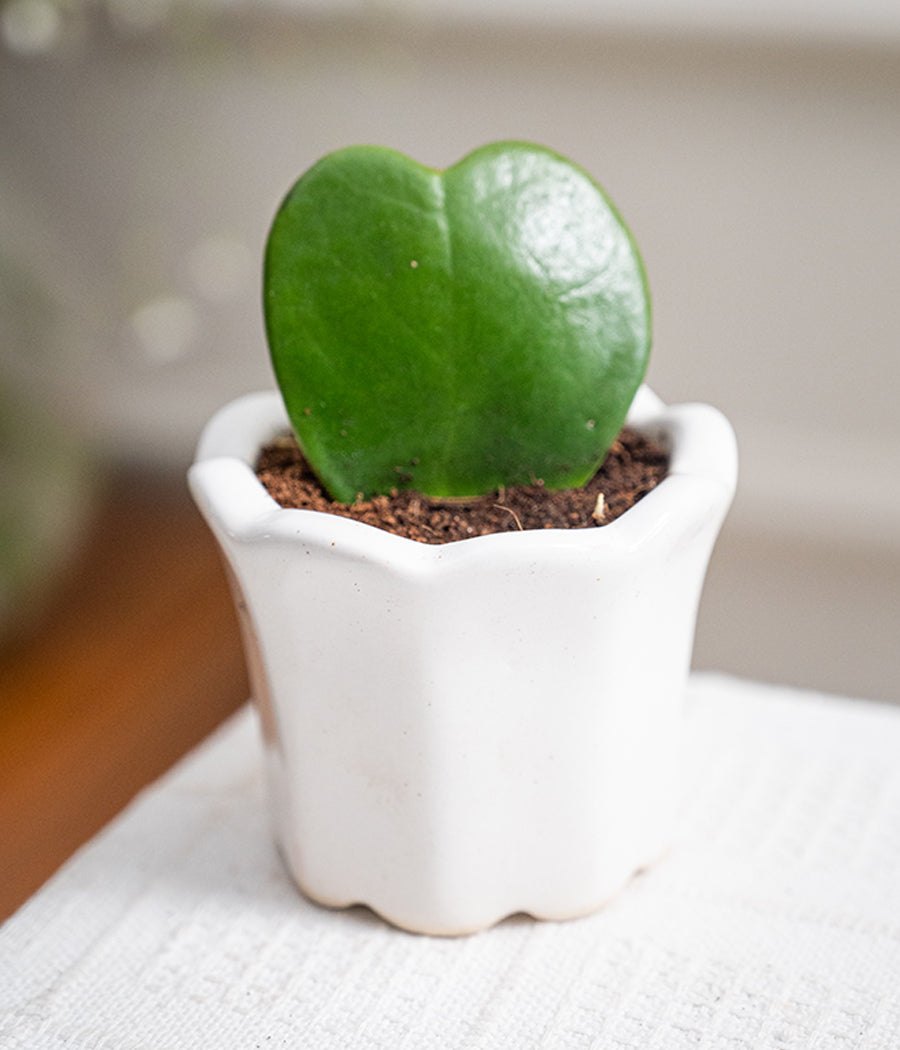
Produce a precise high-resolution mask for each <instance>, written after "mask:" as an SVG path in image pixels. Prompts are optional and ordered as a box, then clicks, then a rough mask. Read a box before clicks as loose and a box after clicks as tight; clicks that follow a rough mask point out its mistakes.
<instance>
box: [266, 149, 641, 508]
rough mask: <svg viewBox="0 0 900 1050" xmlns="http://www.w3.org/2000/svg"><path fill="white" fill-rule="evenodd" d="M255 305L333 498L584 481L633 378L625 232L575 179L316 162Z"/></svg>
mask: <svg viewBox="0 0 900 1050" xmlns="http://www.w3.org/2000/svg"><path fill="white" fill-rule="evenodd" d="M264 305H265V317H266V327H267V333H268V339H269V346H270V350H271V354H272V360H273V365H274V368H275V373H276V377H277V379H278V382H279V385H280V387H281V390H282V394H283V396H284V401H285V404H286V407H287V410H288V414H289V416H290V418H291V422H292V424H293V426H294V428H295V430H296V432H297V436H298V438H299V440H300V443H301V445H302V447H303V450H304V452H305V454H306V457H307V459H308V460H309V462H310V464H311V465H312V466H313V468H314V469H315V470H316V472H317V473H318V474H319V477H320V478H321V480H322V482H323V483H324V484H325V486H326V488H327V489H328V490H329V492H330V493H331V494H332V496H333V497H335V498H336V499H340V500H352V499H353V498H354V497H355V496H356V495H357V494H358V493H363V494H365V495H367V496H368V495H371V494H373V493H379V492H381V493H383V492H387V491H389V490H390V489H392V488H410V487H411V488H416V489H418V490H419V491H421V492H425V493H427V494H429V495H432V496H470V495H475V494H480V493H484V492H489V491H491V490H493V489H496V488H497V487H499V486H503V485H513V484H518V483H528V482H533V481H534V480H536V479H542V480H543V481H544V483H545V484H546V485H547V487H549V488H563V487H567V486H571V485H580V484H582V483H584V482H585V481H586V480H587V479H588V478H589V477H590V476H591V474H592V473H593V472H594V471H595V470H596V468H597V467H598V466H599V464H600V463H601V462H602V460H603V457H604V456H605V454H606V452H607V450H608V448H609V446H610V445H611V443H612V442H613V440H614V439H615V437H616V435H617V434H618V432H619V430H620V429H621V426H622V424H623V422H624V419H625V414H626V412H627V410H628V407H629V405H630V404H631V400H632V398H633V397H634V394H635V392H636V390H637V388H638V386H639V385H640V382H641V380H642V378H643V376H644V372H645V370H646V366H647V357H648V353H649V346H650V307H649V296H648V292H647V285H646V278H645V275H644V269H643V266H642V263H641V260H640V256H639V254H638V251H637V248H636V246H635V244H634V242H633V240H632V237H631V235H630V233H629V232H628V230H627V228H626V227H625V225H624V223H623V222H622V219H621V218H620V217H619V215H618V213H617V212H616V210H615V208H614V206H613V205H612V203H611V202H610V201H609V199H608V198H607V196H606V195H605V193H604V192H603V190H602V189H601V188H600V187H599V186H598V185H597V184H596V182H594V180H593V179H592V178H591V177H590V176H589V175H588V174H587V173H586V172H584V171H583V170H581V169H580V168H578V167H577V166H576V165H574V164H572V163H571V162H570V161H568V160H566V159H565V158H563V157H560V156H559V155H557V154H555V153H553V152H551V151H550V150H547V149H544V148H542V147H538V146H534V145H530V144H527V143H519V142H507V143H497V144H494V145H491V146H486V147H483V148H482V149H479V150H476V151H475V152H474V153H471V154H469V155H468V156H467V157H465V158H463V159H462V160H461V161H459V162H458V163H457V164H455V165H453V166H452V167H450V168H448V169H447V170H446V171H443V172H440V171H435V170H433V169H430V168H426V167H423V166H422V165H420V164H418V163H416V162H415V161H413V160H411V159H409V158H408V157H405V156H403V155H402V154H400V153H396V152H394V151H393V150H389V149H385V148H381V147H375V146H356V147H350V148H347V149H343V150H338V151H337V152H335V153H331V154H329V155H328V156H326V157H324V158H323V159H322V160H321V161H319V162H318V163H317V164H316V165H314V166H313V167H312V168H311V169H310V170H309V171H308V172H307V173H306V174H305V175H303V176H302V177H301V178H300V179H299V181H298V182H297V183H296V184H295V185H294V187H293V189H292V190H291V192H290V193H289V194H288V196H287V198H286V199H285V200H284V202H283V204H282V205H281V208H280V209H279V211H278V214H277V215H276V217H275V221H274V223H273V225H272V229H271V231H270V234H269V240H268V244H267V248H266V259H265V275H264Z"/></svg>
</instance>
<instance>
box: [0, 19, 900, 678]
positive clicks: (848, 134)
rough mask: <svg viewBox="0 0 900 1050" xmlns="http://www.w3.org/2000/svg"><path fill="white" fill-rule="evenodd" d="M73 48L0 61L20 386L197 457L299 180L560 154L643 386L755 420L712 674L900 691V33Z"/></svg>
mask: <svg viewBox="0 0 900 1050" xmlns="http://www.w3.org/2000/svg"><path fill="white" fill-rule="evenodd" d="M60 39H61V40H62V43H58V42H57V43H56V44H55V45H54V47H53V48H52V49H51V50H49V51H48V52H46V53H35V54H31V55H24V54H20V53H15V52H14V51H13V50H12V49H11V48H10V47H9V46H7V47H6V48H5V49H2V50H0V129H2V140H3V146H2V151H0V245H2V247H0V253H2V260H0V261H2V271H0V272H2V273H3V274H4V275H5V287H6V292H5V293H4V296H5V299H6V304H5V305H7V306H11V307H12V308H11V309H7V310H6V313H5V315H4V317H5V320H3V321H2V322H0V324H2V325H4V326H6V327H5V330H0V339H2V344H3V355H4V365H5V367H6V370H7V372H8V373H9V374H14V375H16V376H18V377H19V378H20V380H22V381H25V382H27V383H29V384H31V385H37V386H38V387H39V388H40V389H41V390H42V391H45V392H47V394H46V396H53V397H55V398H56V399H57V401H58V402H59V404H60V405H61V406H62V408H61V410H62V411H64V412H66V413H67V414H69V415H71V416H72V417H73V418H74V419H75V420H76V421H77V423H78V425H79V426H80V427H81V428H82V429H89V430H90V431H91V432H92V433H94V434H95V435H97V436H98V438H99V441H100V443H101V444H102V445H103V446H104V447H114V448H115V449H116V450H117V452H118V454H122V455H125V456H129V455H131V456H134V455H140V456H142V457H148V456H149V457H155V458H157V459H160V460H164V461H166V462H168V463H174V464H182V463H183V462H186V460H187V458H188V457H189V455H190V450H191V448H192V446H193V442H194V439H195V437H196V433H197V431H198V429H199V427H200V425H201V424H202V422H203V420H204V419H205V418H206V417H207V416H208V414H209V413H210V412H211V411H212V410H213V409H214V408H215V407H216V405H218V404H219V403H220V402H221V401H222V400H224V399H225V398H227V397H230V396H232V395H235V394H238V393H241V392H244V391H245V390H247V389H252V388H255V387H258V386H262V385H269V384H270V383H271V378H270V373H269V369H268V362H267V359H266V351H265V346H264V341H263V337H262V330H261V324H260V318H259V305H258V298H259V291H258V282H259V278H258V266H259V263H258V260H259V258H260V256H261V251H262V245H263V242H264V238H265V234H266V229H267V225H268V222H269V220H270V218H271V215H272V212H273V211H274V208H275V206H276V205H277V202H278V200H279V199H280V197H281V196H282V194H283V193H284V192H285V190H286V189H287V187H288V185H289V184H290V183H291V182H292V181H293V179H294V178H295V177H296V176H297V175H298V174H299V173H300V171H301V170H303V169H304V168H305V167H306V166H308V165H309V164H310V163H312V162H313V161H314V160H315V159H316V158H317V157H318V156H319V155H321V154H322V153H323V152H325V151H327V150H329V149H332V148H335V147H338V146H342V145H346V144H348V143H351V142H361V141H369V142H381V143H384V144H387V145H391V146H394V147H397V148H399V149H402V150H404V151H406V152H408V153H410V154H412V155H414V156H415V157H417V158H418V159H420V160H422V161H424V162H427V163H431V164H434V165H437V166H443V165H445V164H448V163H451V162H452V161H453V160H455V159H457V158H458V157H459V156H460V155H462V154H463V153H465V152H467V151H468V150H470V149H471V148H472V147H474V146H475V145H478V144H480V143H483V142H485V141H488V140H492V139H497V138H508V137H524V138H530V139H533V140H536V141H540V142H543V143H545V144H547V145H550V146H553V147H554V148H556V149H558V150H560V151H561V152H563V153H566V154H568V155H570V156H572V157H573V158H574V159H576V160H578V161H579V162H580V163H582V164H583V165H584V166H585V167H587V168H589V169H590V170H591V171H592V172H593V173H594V174H595V175H596V176H597V177H598V178H599V179H600V181H601V182H603V183H604V184H605V186H606V188H607V189H608V190H609V192H610V193H611V194H612V196H613V198H614V199H615V200H616V202H617V203H618V205H619V207H620V209H621V210H622V212H623V213H624V215H625V216H626V219H627V220H628V221H629V223H630V225H631V227H632V229H633V230H634V232H635V234H636V236H637V239H638V241H639V243H640V244H641V246H642V248H643V252H644V255H645V260H646V263H647V267H648V270H649V274H650V279H651V284H652V287H653V289H654V303H655V330H656V339H655V351H654V357H653V361H652V364H651V368H650V375H649V379H650V382H651V384H652V385H653V386H654V387H655V388H656V390H657V392H658V393H660V394H661V395H662V396H663V397H664V398H665V399H666V400H669V401H680V400H708V401H711V402H713V403H715V404H716V405H718V406H719V407H720V408H722V409H723V410H724V411H725V412H726V413H727V414H728V415H729V416H730V418H731V419H732V421H733V423H734V424H735V427H736V429H737V431H738V438H739V442H740V446H741V453H742V483H741V489H740V492H739V496H738V499H737V501H736V504H735V508H734V511H733V513H732V516H731V518H730V519H729V522H728V525H727V526H726V531H725V534H724V535H723V538H722V542H721V544H720V547H719V549H718V551H717V553H716V555H715V556H714V561H713V565H712V569H711V574H710V581H709V586H708V588H707V592H706V597H705V603H704V608H703V614H702V617H701V622H700V629H699V633H698V640H697V653H696V656H697V663H698V665H701V666H713V667H721V668H724V669H731V670H735V671H738V672H740V673H743V674H749V675H752V676H755V677H758V678H765V679H777V680H782V681H789V682H796V683H799V684H805V685H811V686H817V687H823V688H826V689H833V690H837V691H842V692H848V693H858V694H861V695H866V696H873V697H884V698H891V699H900V687H898V682H900V655H898V652H897V650H898V646H897V644H896V641H897V639H898V637H900V598H898V593H900V588H898V586H897V585H898V584H900V485H898V481H900V469H898V466H897V464H898V460H900V413H898V411H897V404H898V400H900V353H898V336H897V332H898V330H900V294H898V293H900V205H898V185H900V42H898V37H897V36H892V37H889V38H888V42H887V43H883V44H877V43H874V42H871V41H869V42H863V43H861V42H860V41H859V40H855V41H854V42H852V43H850V42H842V41H841V39H840V37H839V36H838V35H834V34H832V36H831V37H830V38H829V39H816V38H815V37H814V35H813V36H811V37H809V38H806V39H798V38H796V37H794V38H790V39H782V38H779V37H778V36H771V37H767V36H765V35H754V36H748V35H743V34H742V33H740V32H723V33H721V34H719V35H713V34H710V33H692V32H688V31H685V30H684V28H683V27H682V28H681V29H680V30H679V31H678V32H660V33H644V32H642V33H636V32H626V31H621V30H620V31H615V32H613V31H610V30H608V29H605V30H604V29H602V28H600V29H598V28H591V27H590V26H589V25H586V24H579V25H577V26H574V25H573V26H570V27H569V28H568V29H566V28H565V27H563V28H558V27H557V28H553V27H547V26H544V27H541V26H538V25H535V24H529V25H526V26H524V27H522V28H519V29H517V28H515V26H514V24H511V23H508V22H507V23H498V24H494V25H488V26H485V25H480V26H477V27H476V26H473V25H472V24H470V23H469V22H467V20H466V19H465V18H455V19H453V20H441V19H437V18H429V17H412V16H407V15H404V14H403V13H402V12H401V13H399V14H395V15H386V14H380V15H378V16H377V17H373V18H369V19H364V20H354V19H351V20H344V21H342V20H335V19H333V18H326V17H321V18H318V19H314V18H309V17H306V18H300V17H293V18H288V17H286V16H285V17H280V16H276V15H270V16H267V17H265V18H263V17H259V18H256V19H250V20H241V19H240V18H238V17H237V16H229V18H228V19H226V18H225V17H224V16H222V17H216V18H212V19H209V20H206V19H203V18H200V19H199V20H193V19H190V18H181V19H180V20H176V22H175V23H173V25H169V26H166V27H164V29H163V30H162V31H159V32H151V33H149V34H146V33H145V34H143V35H135V34H134V33H123V32H120V31H117V30H115V29H114V28H110V27H109V26H107V25H105V24H104V23H103V22H102V20H96V19H93V20H88V21H87V22H86V23H84V24H83V25H82V26H81V27H80V30H79V31H78V32H77V33H75V34H73V35H72V38H71V39H69V38H68V37H66V36H65V34H64V35H63V37H61V38H60ZM38 301H40V302H42V303H44V306H43V307H41V308H35V305H34V304H35V303H36V302H38Z"/></svg>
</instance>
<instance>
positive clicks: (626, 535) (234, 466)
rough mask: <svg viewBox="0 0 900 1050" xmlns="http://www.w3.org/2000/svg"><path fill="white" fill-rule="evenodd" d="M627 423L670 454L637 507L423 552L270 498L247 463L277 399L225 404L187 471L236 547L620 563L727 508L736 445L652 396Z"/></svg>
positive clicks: (283, 426)
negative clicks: (601, 518)
mask: <svg viewBox="0 0 900 1050" xmlns="http://www.w3.org/2000/svg"><path fill="white" fill-rule="evenodd" d="M627 421H628V423H630V424H632V425H633V426H635V427H637V428H638V429H640V430H641V431H642V432H643V433H644V434H646V435H647V436H648V437H650V438H651V439H653V440H654V441H657V442H659V443H661V444H662V445H663V447H665V448H666V449H667V450H668V451H669V453H670V457H671V460H670V468H669V473H668V474H667V476H666V478H665V479H664V480H663V481H662V482H661V483H660V484H659V485H658V486H657V487H656V488H655V489H654V490H653V491H652V492H650V493H649V494H648V495H647V496H645V497H644V498H643V499H642V500H641V501H640V502H639V503H638V504H637V505H636V506H634V507H633V508H631V510H629V511H628V512H627V513H625V514H623V515H621V516H620V517H619V518H617V519H616V520H615V521H614V522H612V523H611V524H609V525H607V526H604V527H603V528H598V529H546V530H526V531H522V532H504V533H498V534H492V535H488V536H474V537H471V538H469V539H464V540H456V541H453V542H450V543H445V544H425V543H418V542H416V541H415V540H411V539H407V538H406V537H402V536H396V535H394V534H392V533H389V532H386V531H385V530H383V529H379V528H376V527H375V526H372V525H367V524H365V523H363V522H358V521H353V520H351V519H349V518H342V517H339V516H337V515H333V514H324V513H322V512H320V511H311V510H299V509H286V508H283V507H281V506H279V504H278V503H277V502H276V501H275V500H274V499H273V498H272V497H271V496H270V495H269V494H268V492H266V490H265V488H264V487H263V485H262V484H261V482H260V481H259V480H258V478H257V477H256V474H255V472H254V470H253V464H254V462H255V460H256V457H257V455H258V452H259V450H260V448H262V446H263V445H264V444H265V443H266V442H267V441H270V440H271V439H272V438H273V437H275V436H276V435H278V434H280V433H284V432H285V431H286V430H287V429H289V423H288V418H287V414H286V412H285V410H284V406H283V402H282V400H281V396H280V394H279V393H278V392H277V391H262V392H258V393H253V394H246V395H244V396H242V397H239V398H237V399H236V400H234V401H231V402H230V403H228V404H226V405H225V406H224V407H223V408H221V409H220V410H219V411H218V412H217V413H216V414H215V415H214V416H213V418H212V419H211V420H210V422H209V423H208V424H207V426H206V427H205V429H204V431H203V433H202V435H201V438H200V441H199V444H198V447H197V452H196V455H195V459H194V464H193V466H192V467H191V468H190V471H189V483H190V487H191V491H192V493H193V495H194V498H195V499H196V500H197V501H198V502H199V503H200V504H201V507H202V508H203V509H205V510H206V511H209V512H212V514H213V517H214V518H215V519H216V520H217V521H218V522H219V523H220V526H221V528H222V529H223V530H224V532H225V533H226V534H227V535H228V536H229V537H230V538H231V539H232V540H233V541H243V542H253V541H255V540H261V539H263V538H265V539H269V540H273V539H278V540H281V541H283V542H284V541H286V542H290V541H296V542H302V543H303V545H304V546H313V547H321V548H325V547H332V548H335V549H336V550H338V551H341V552H343V553H344V554H347V555H354V554H355V555H362V556H365V557H368V558H372V559H376V560H382V561H384V562H385V563H388V562H389V563H392V564H393V567H394V569H395V570H396V569H399V568H400V566H401V565H402V564H403V563H404V562H405V563H407V564H408V566H409V568H410V569H414V568H416V567H418V568H419V569H421V568H423V567H425V566H428V565H430V566H433V567H434V568H439V567H440V566H442V565H443V566H446V565H447V564H448V563H451V562H452V563H458V562H468V561H469V560H470V559H473V558H475V559H478V558H480V557H481V556H488V557H490V558H491V559H492V561H494V563H496V559H497V558H498V557H502V556H503V555H504V553H505V554H508V555H509V556H510V557H515V558H521V557H522V556H523V555H527V554H529V553H531V554H533V555H534V556H540V557H545V556H552V555H551V552H553V551H560V552H562V551H567V552H571V551H572V549H573V548H574V549H579V548H580V549H584V550H588V549H590V550H591V551H592V553H593V554H594V556H598V555H602V553H603V552H604V551H607V552H608V553H609V554H610V556H621V555H622V554H623V553H624V552H626V551H634V550H635V549H636V548H638V547H640V546H642V545H643V543H644V542H646V540H647V539H648V538H649V537H650V536H651V535H657V534H658V533H659V532H660V531H661V530H663V531H665V524H666V523H669V524H670V525H674V524H676V523H677V524H678V525H679V531H681V529H682V528H684V527H685V526H689V525H690V522H691V521H693V520H694V519H695V518H696V519H697V521H698V523H699V521H700V520H702V519H703V518H705V517H706V516H707V514H708V511H709V507H710V504H720V503H722V502H723V501H724V502H725V503H726V504H727V503H728V502H730V499H731V496H732V494H733V493H734V489H735V485H736V482H737V466H738V464H737V445H736V441H735V436H734V431H733V430H732V428H731V425H730V423H729V422H728V420H727V419H726V418H725V416H724V415H722V413H721V412H719V411H718V410H717V409H715V408H713V407H711V406H710V405H706V404H696V403H691V404H681V405H672V406H666V405H665V404H664V403H663V402H662V401H661V400H660V399H659V398H658V397H657V396H656V395H655V394H654V393H653V392H652V391H651V390H650V389H649V388H648V387H646V386H644V387H642V388H641V389H640V390H639V391H638V394H637V396H636V397H635V400H634V402H633V403H632V406H631V409H630V411H629V413H628V420H627Z"/></svg>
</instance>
